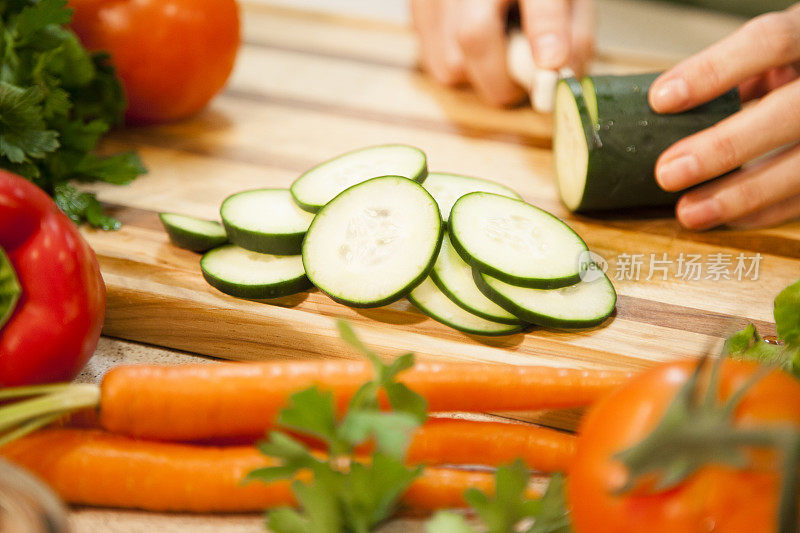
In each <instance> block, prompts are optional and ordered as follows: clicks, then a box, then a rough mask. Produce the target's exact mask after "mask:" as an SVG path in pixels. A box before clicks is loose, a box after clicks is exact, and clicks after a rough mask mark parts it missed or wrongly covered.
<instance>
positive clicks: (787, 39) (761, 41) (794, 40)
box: [748, 13, 800, 58]
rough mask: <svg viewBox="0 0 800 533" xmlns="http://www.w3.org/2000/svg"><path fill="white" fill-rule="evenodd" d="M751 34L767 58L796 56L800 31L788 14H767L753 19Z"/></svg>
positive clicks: (750, 27) (750, 25)
mask: <svg viewBox="0 0 800 533" xmlns="http://www.w3.org/2000/svg"><path fill="white" fill-rule="evenodd" d="M748 26H749V32H750V34H751V35H752V37H753V38H754V40H755V42H756V43H757V45H758V46H759V47H760V48H761V51H762V53H763V54H764V55H765V56H767V57H778V58H783V57H787V56H794V55H796V51H797V49H798V46H799V44H800V31H798V27H797V25H796V24H795V22H794V21H793V20H792V19H791V18H790V16H789V14H788V13H767V14H765V15H761V16H759V17H756V18H755V19H753V20H752V21H751V22H750V23H749V24H748Z"/></svg>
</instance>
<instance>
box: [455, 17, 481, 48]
mask: <svg viewBox="0 0 800 533" xmlns="http://www.w3.org/2000/svg"><path fill="white" fill-rule="evenodd" d="M456 41H458V44H459V46H461V49H462V50H464V52H465V53H467V54H474V53H478V52H482V51H483V50H485V49H486V46H487V43H486V32H485V31H484V30H483V28H481V26H480V25H478V24H475V23H470V24H466V25H464V26H461V27H459V28H458V30H456Z"/></svg>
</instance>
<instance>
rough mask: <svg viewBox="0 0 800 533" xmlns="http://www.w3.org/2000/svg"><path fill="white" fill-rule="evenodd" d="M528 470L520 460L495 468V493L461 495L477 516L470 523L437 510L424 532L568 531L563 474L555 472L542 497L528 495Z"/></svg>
mask: <svg viewBox="0 0 800 533" xmlns="http://www.w3.org/2000/svg"><path fill="white" fill-rule="evenodd" d="M527 487H528V471H527V469H526V468H525V465H524V464H523V463H522V461H520V460H517V461H515V462H514V463H512V464H510V465H505V466H501V467H499V468H498V469H497V480H496V482H495V496H494V497H493V498H492V497H489V496H488V495H486V494H484V493H483V492H481V491H479V490H478V489H469V490H468V491H467V492H466V493H464V498H466V500H467V501H468V502H469V504H470V506H471V507H472V510H473V511H474V512H475V514H476V515H477V516H478V517H479V518H480V520H481V522H482V526H473V525H471V524H470V523H469V522H468V521H467V520H466V519H465V517H464V515H463V514H457V513H454V512H452V511H439V512H438V513H436V515H434V517H433V519H431V521H430V522H428V523H427V524H426V527H425V529H426V532H427V533H478V532H481V531H485V532H486V533H508V532H515V531H517V532H521V533H571V532H572V529H571V528H570V520H569V513H568V511H567V506H566V500H565V495H564V476H563V475H562V474H555V475H554V476H553V477H552V478H551V479H550V482H549V484H548V485H547V490H546V491H545V493H544V495H543V496H542V498H541V499H528V498H527V497H526V495H525V493H526V489H527Z"/></svg>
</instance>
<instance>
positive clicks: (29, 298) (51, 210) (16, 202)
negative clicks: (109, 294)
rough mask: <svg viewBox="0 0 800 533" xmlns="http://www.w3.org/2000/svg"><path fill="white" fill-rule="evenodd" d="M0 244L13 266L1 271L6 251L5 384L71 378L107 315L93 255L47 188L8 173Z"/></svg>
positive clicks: (1, 382)
mask: <svg viewBox="0 0 800 533" xmlns="http://www.w3.org/2000/svg"><path fill="white" fill-rule="evenodd" d="M0 248H1V249H3V250H5V253H6V255H7V256H8V259H9V260H10V266H11V269H9V268H8V264H6V265H5V266H6V268H5V269H3V268H2V263H3V258H2V254H0V328H2V329H0V386H2V387H8V386H14V385H26V384H33V383H46V382H52V381H64V380H69V379H72V378H73V377H75V375H77V374H78V372H80V370H81V368H83V366H84V365H85V364H86V361H88V359H89V357H91V355H92V354H93V353H94V350H95V349H96V348H97V341H98V339H99V338H100V329H101V327H102V325H103V317H104V315H105V307H106V290H105V284H104V283H103V278H102V277H101V276H100V267H99V266H98V264H97V259H96V258H95V256H94V252H92V249H91V248H90V247H89V245H88V244H87V243H86V241H85V240H84V239H83V237H82V236H81V234H80V233H79V232H78V228H77V227H76V226H75V224H73V222H72V221H71V220H70V219H69V218H67V216H66V215H64V214H63V213H62V212H61V211H60V210H59V209H58V207H57V206H56V204H55V203H54V202H53V201H52V200H51V199H50V198H49V197H48V196H47V195H46V194H45V193H44V192H43V191H42V190H41V189H39V188H38V187H36V186H35V185H34V184H33V183H31V182H29V181H28V180H26V179H23V178H21V177H19V176H16V175H14V174H11V173H8V172H5V171H0ZM6 263H8V262H6ZM4 270H5V274H6V276H5V283H4V279H3V276H2V274H3V271H4ZM11 270H13V272H14V273H16V276H15V277H16V279H17V280H18V282H19V287H20V289H21V290H19V291H17V292H18V295H17V296H18V299H17V298H16V297H15V295H14V282H13V276H10V271H11ZM3 288H5V297H4V295H3V291H2V289H3ZM15 300H16V302H15ZM2 307H5V308H6V309H3V308H2ZM4 311H6V312H4ZM8 311H10V315H8ZM6 315H8V316H6ZM4 316H5V317H6V318H7V320H6V321H5V323H4V324H3V318H4Z"/></svg>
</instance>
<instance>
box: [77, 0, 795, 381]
mask: <svg viewBox="0 0 800 533" xmlns="http://www.w3.org/2000/svg"><path fill="white" fill-rule="evenodd" d="M244 22H245V33H244V41H245V42H244V45H243V47H242V50H241V55H240V57H239V61H238V65H237V68H236V71H235V73H234V75H233V78H232V80H231V82H230V84H229V87H228V89H227V90H226V92H225V93H224V94H222V95H220V96H219V97H218V98H216V99H215V100H214V102H213V104H212V105H211V106H210V107H209V108H208V109H207V110H206V111H205V112H204V113H202V114H201V115H199V116H197V117H195V118H194V119H192V120H189V121H185V122H181V123H177V124H173V125H167V126H160V127H151V128H140V129H128V130H125V131H120V132H117V133H115V134H114V135H112V136H111V138H110V139H109V140H108V141H107V142H106V144H105V149H107V150H109V151H117V150H122V149H136V150H138V151H139V153H140V154H141V156H142V157H143V159H144V161H145V164H146V165H147V167H148V168H149V170H150V172H149V174H147V175H146V176H143V177H142V178H140V179H138V180H136V181H135V182H134V183H133V184H131V185H130V186H126V187H115V186H96V187H95V188H94V189H93V190H95V191H96V192H97V193H98V195H99V197H100V198H101V200H103V201H104V202H107V203H108V204H109V205H111V206H113V211H114V213H115V214H116V215H117V216H118V217H119V218H120V219H121V220H122V221H123V222H124V224H125V225H124V226H123V228H122V229H121V230H120V231H118V232H114V233H104V232H99V231H92V230H85V235H86V237H87V238H88V240H89V242H90V243H91V245H92V246H93V247H94V249H95V251H96V253H97V256H98V258H99V261H100V264H101V268H102V271H103V276H104V278H105V281H106V284H107V287H108V313H107V319H106V324H105V329H104V333H105V334H107V335H110V336H115V337H121V338H125V339H131V340H136V341H142V342H146V343H152V344H156V345H160V346H166V347H170V348H176V349H181V350H187V351H191V352H196V353H200V354H206V355H212V356H218V357H223V358H230V359H258V360H261V359H270V358H285V357H297V358H300V357H356V354H354V353H353V352H352V351H351V350H349V349H347V348H346V347H344V346H343V345H342V343H341V342H339V341H338V339H337V334H336V330H335V325H334V319H335V318H340V317H341V318H346V319H348V320H350V321H351V322H352V323H353V324H354V325H355V327H356V329H357V330H358V331H359V332H360V333H361V334H362V335H363V337H364V340H365V341H366V342H368V343H369V344H371V345H374V346H375V347H376V348H377V349H378V350H380V351H381V352H382V353H386V354H387V355H393V354H398V353H400V352H403V351H408V350H411V351H415V352H417V353H418V354H419V356H420V357H422V358H430V359H434V358H435V359H449V360H463V361H491V362H497V363H511V364H548V365H557V366H571V367H641V366H645V365H648V364H651V363H652V362H654V361H661V360H667V359H673V358H680V357H690V356H693V355H697V354H698V353H701V352H703V351H706V350H709V349H711V348H713V347H716V346H719V344H720V343H721V339H722V338H723V337H724V336H725V335H726V334H727V333H729V332H731V331H732V330H733V329H734V328H739V327H741V326H743V325H744V324H746V323H747V322H748V321H751V322H754V323H756V325H757V326H758V327H759V329H761V330H762V331H763V332H764V333H765V334H768V333H771V332H773V330H774V328H773V326H772V325H771V321H772V300H773V298H774V296H775V295H776V294H777V293H778V292H779V291H780V290H781V289H782V288H783V287H785V286H786V285H787V284H789V283H790V282H792V281H794V280H796V279H797V278H798V277H800V223H797V222H795V223H792V224H789V225H784V226H782V227H779V228H773V229H766V230H760V231H713V232H706V233H690V232H687V231H684V230H682V229H680V227H679V226H678V225H677V224H676V223H675V221H674V220H673V219H672V218H671V216H670V213H668V212H660V213H654V212H644V213H636V214H635V215H631V214H622V213H613V214H610V215H608V216H605V217H603V218H601V219H599V218H588V217H583V216H573V215H570V214H568V213H567V212H566V211H565V210H564V208H563V207H562V206H561V205H560V204H559V202H558V200H557V193H556V189H555V185H554V180H553V171H552V156H551V152H550V150H549V147H550V131H551V121H550V119H549V117H547V116H542V115H537V114H535V113H533V112H532V111H531V110H529V109H524V108H520V109H514V110H498V109H493V108H490V107H487V106H485V105H483V104H481V103H480V102H479V101H478V100H477V99H476V98H475V96H474V95H472V94H471V93H470V92H469V91H467V90H451V89H444V88H441V87H438V86H436V85H434V84H433V83H431V82H430V81H429V80H428V79H426V77H425V76H423V75H422V74H421V73H419V72H418V70H417V69H416V66H415V57H416V45H415V41H414V39H413V36H412V34H411V33H410V32H409V31H408V30H407V29H404V28H399V27H395V26H388V25H381V24H378V23H375V22H363V21H361V22H359V21H353V20H345V19H339V18H333V17H330V16H321V15H313V14H309V13H303V12H295V11H286V10H280V9H276V8H269V7H265V6H251V5H245V9H244ZM660 67H663V65H659V64H657V63H654V62H653V63H650V62H647V61H643V60H642V59H641V58H636V60H635V61H634V60H632V59H631V58H625V57H619V56H611V55H605V56H603V55H601V62H600V66H599V68H600V69H602V70H606V71H608V70H615V71H620V70H653V69H655V68H660ZM387 142H400V143H409V144H412V145H415V146H418V147H420V148H422V149H423V150H424V151H425V152H426V153H427V154H428V158H429V168H430V169H431V170H432V171H449V172H456V173H463V174H470V175H476V176H481V177H485V178H490V179H493V180H496V181H498V182H500V183H503V184H505V185H507V186H510V187H512V188H513V189H515V190H516V191H518V192H519V193H520V194H522V196H523V197H524V198H525V199H526V200H527V201H529V202H531V203H533V204H535V205H537V206H540V207H542V208H544V209H547V210H550V211H551V212H553V213H555V214H556V215H557V216H559V217H562V218H563V219H564V220H566V221H567V222H568V223H569V224H570V225H571V226H572V227H573V228H575V229H576V230H577V231H578V232H579V233H580V234H581V235H582V236H583V237H584V239H585V240H586V242H587V243H588V244H589V246H590V248H591V249H592V250H594V251H596V252H597V253H599V254H601V255H602V256H603V257H604V258H605V259H606V260H608V262H609V271H608V272H609V275H610V277H611V278H612V280H613V282H614V284H615V286H616V288H617V290H618V292H619V295H620V298H619V303H618V306H617V310H616V313H615V315H614V316H613V317H612V318H610V319H609V320H608V321H607V322H606V323H605V324H604V325H603V327H600V328H596V329H593V330H590V331H582V332H564V331H552V330H545V329H532V330H531V331H528V332H526V333H524V334H517V335H512V336H509V337H504V338H493V339H489V338H480V337H476V336H469V335H465V334H462V333H459V332H458V331H455V330H452V329H450V328H448V327H446V326H443V325H441V324H438V323H436V322H434V321H433V320H431V319H429V318H427V317H425V316H424V315H422V314H421V313H419V312H418V311H416V310H415V309H414V308H413V307H412V306H411V305H410V304H409V303H408V302H406V301H402V302H398V303H396V304H393V305H390V306H387V307H383V308H379V309H369V310H353V309H349V308H347V307H345V306H342V305H339V304H336V303H334V302H333V301H331V300H330V299H329V298H327V297H326V296H325V295H323V294H321V293H320V292H315V291H311V292H308V293H303V294H300V295H297V296H292V297H287V298H281V299H278V300H274V301H270V302H254V301H246V300H239V299H235V298H231V297H228V296H226V295H224V294H222V293H220V292H218V291H216V290H215V289H213V288H211V287H210V286H208V285H207V284H206V283H205V282H204V280H203V279H202V277H201V274H200V269H199V264H198V261H199V255H197V254H194V253H191V252H187V251H184V250H180V249H177V248H175V247H173V246H171V245H170V244H169V243H168V240H167V238H166V235H165V234H164V232H163V230H162V229H161V228H160V225H159V223H158V220H157V217H156V213H157V212H159V211H173V212H180V213H185V214H189V215H197V216H203V217H209V218H216V217H217V216H218V208H219V205H220V203H221V201H222V200H223V199H224V198H225V197H226V196H228V195H229V194H231V193H234V192H237V191H240V190H243V189H248V188H256V187H288V186H289V184H290V183H291V182H292V181H293V180H294V179H295V178H296V177H297V176H298V175H299V174H300V173H301V172H302V171H304V170H305V169H307V168H309V167H311V166H313V165H314V164H316V163H318V162H320V161H323V160H325V159H327V158H330V157H332V156H335V155H337V154H339V153H341V152H344V151H347V150H351V149H354V148H358V147H362V146H367V145H372V144H380V143H387ZM625 254H627V256H626V255H625ZM637 254H640V255H637ZM664 254H666V255H664ZM692 255H694V256H700V262H701V263H702V267H703V270H702V272H701V273H700V276H699V279H697V280H691V279H689V280H687V279H681V277H679V276H678V275H677V274H678V273H677V272H676V270H677V267H678V262H679V260H680V259H681V257H683V259H684V260H685V259H688V258H689V257H690V256H692ZM651 257H652V258H653V259H655V260H663V259H666V260H667V261H671V263H660V264H659V265H660V266H661V267H664V266H666V267H667V272H666V273H665V272H663V270H657V271H655V272H654V275H652V276H649V275H648V274H649V271H650V261H651ZM739 258H740V259H741V261H742V262H743V264H744V266H745V267H749V266H752V264H753V263H754V262H757V264H758V267H759V270H758V276H757V279H752V278H753V277H755V276H754V273H753V272H752V271H751V272H750V273H749V274H748V275H746V276H743V278H744V279H741V280H738V279H736V277H737V274H742V272H741V271H737V270H736V266H737V263H738V262H739V260H738V259H739ZM754 258H756V259H754ZM626 261H634V262H638V261H641V267H640V268H641V271H640V274H639V279H638V280H636V279H627V278H629V277H630V278H633V277H634V274H635V272H633V271H632V270H631V269H629V268H625V264H626ZM725 262H730V264H728V265H725ZM713 264H716V265H717V266H716V267H714V266H713ZM657 266H658V265H657ZM726 267H727V268H726ZM714 268H716V269H717V270H716V272H717V274H719V276H718V275H717V274H715V273H714V272H715V271H714V270H713V269H714ZM709 269H711V270H709ZM720 271H722V272H721V274H720ZM726 271H727V275H728V276H729V277H730V278H731V279H724V276H725V274H726ZM665 274H666V275H665ZM648 277H649V279H648ZM715 277H721V278H722V279H714V278H715ZM664 278H666V279H664Z"/></svg>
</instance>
